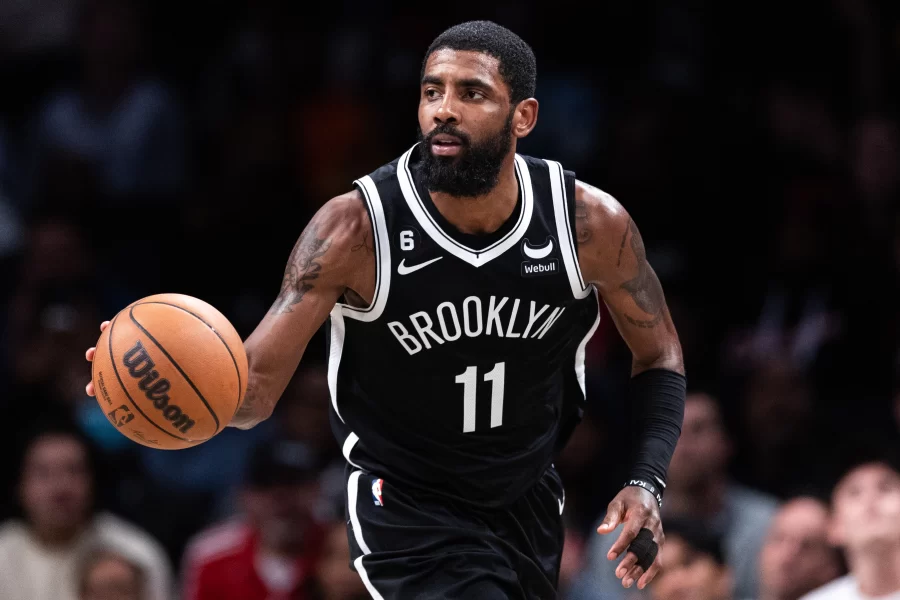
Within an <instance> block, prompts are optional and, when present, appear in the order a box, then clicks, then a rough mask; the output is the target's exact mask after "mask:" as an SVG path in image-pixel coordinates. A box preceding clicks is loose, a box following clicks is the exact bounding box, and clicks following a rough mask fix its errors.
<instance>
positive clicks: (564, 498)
mask: <svg viewBox="0 0 900 600" xmlns="http://www.w3.org/2000/svg"><path fill="white" fill-rule="evenodd" d="M556 501H557V502H558V503H559V514H562V513H563V507H564V506H565V505H566V491H565V490H563V495H562V499H559V498H557V499H556Z"/></svg>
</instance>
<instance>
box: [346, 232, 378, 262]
mask: <svg viewBox="0 0 900 600" xmlns="http://www.w3.org/2000/svg"><path fill="white" fill-rule="evenodd" d="M359 250H365V251H366V252H367V253H368V254H371V255H373V256H374V255H375V248H374V246H370V245H369V232H368V231H367V232H366V233H365V234H363V239H362V241H361V242H360V243H358V244H356V245H355V246H353V247H352V248H350V252H357V251H359Z"/></svg>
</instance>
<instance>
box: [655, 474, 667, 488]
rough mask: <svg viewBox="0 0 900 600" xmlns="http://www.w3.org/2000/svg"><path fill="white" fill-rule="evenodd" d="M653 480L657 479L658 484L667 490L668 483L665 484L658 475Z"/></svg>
mask: <svg viewBox="0 0 900 600" xmlns="http://www.w3.org/2000/svg"><path fill="white" fill-rule="evenodd" d="M653 479H655V480H656V482H657V483H659V485H661V486H662V488H663V489H666V482H665V481H663V480H662V479H660V478H659V477H657V476H656V475H654V476H653Z"/></svg>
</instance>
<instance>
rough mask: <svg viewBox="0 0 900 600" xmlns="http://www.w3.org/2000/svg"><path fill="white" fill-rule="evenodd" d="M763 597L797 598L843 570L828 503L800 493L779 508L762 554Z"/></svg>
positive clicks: (761, 599)
mask: <svg viewBox="0 0 900 600" xmlns="http://www.w3.org/2000/svg"><path fill="white" fill-rule="evenodd" d="M759 563H760V571H759V573H760V576H759V600H797V599H798V598H800V597H801V596H803V595H804V594H806V593H808V592H810V591H812V590H814V589H816V588H817V587H820V586H822V585H825V584H826V583H828V582H829V581H831V580H833V579H836V578H837V577H840V576H841V575H842V574H843V564H842V562H841V556H840V553H839V552H838V550H837V548H836V547H835V546H833V545H832V544H831V543H830V542H829V541H828V506H827V505H826V504H825V503H824V502H822V501H821V500H817V499H815V498H812V497H797V498H794V499H792V500H789V501H788V502H786V503H785V504H784V505H782V507H781V508H780V509H779V511H778V514H777V515H775V519H774V520H773V522H772V527H771V528H769V532H768V535H767V536H766V543H765V545H764V546H763V549H762V552H761V553H760V557H759Z"/></svg>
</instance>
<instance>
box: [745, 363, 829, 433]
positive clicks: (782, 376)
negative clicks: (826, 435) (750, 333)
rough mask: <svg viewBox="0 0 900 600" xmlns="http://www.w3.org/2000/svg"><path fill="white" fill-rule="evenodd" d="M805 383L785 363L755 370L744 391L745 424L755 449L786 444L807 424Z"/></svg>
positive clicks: (808, 410) (808, 404)
mask: <svg viewBox="0 0 900 600" xmlns="http://www.w3.org/2000/svg"><path fill="white" fill-rule="evenodd" d="M812 407H813V405H812V392H811V390H810V387H809V382H808V381H807V379H806V378H805V377H804V376H803V374H802V373H800V372H799V371H798V370H796V369H795V368H793V367H791V366H790V365H789V364H788V362H787V361H785V360H775V359H773V360H771V361H770V362H767V363H765V364H763V365H761V366H760V367H759V369H758V370H757V372H756V373H755V375H754V377H753V379H752V380H751V381H750V385H749V387H748V390H747V397H746V402H745V405H744V411H745V423H746V425H747V428H748V430H749V431H750V432H752V435H753V441H754V443H755V444H756V445H757V446H758V447H759V446H762V447H770V448H778V447H779V446H780V445H783V444H787V443H790V442H791V441H792V440H794V439H795V438H796V436H797V433H798V432H800V431H802V428H805V427H806V426H807V425H808V424H809V422H810V421H811V419H810V415H811V413H812Z"/></svg>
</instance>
